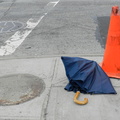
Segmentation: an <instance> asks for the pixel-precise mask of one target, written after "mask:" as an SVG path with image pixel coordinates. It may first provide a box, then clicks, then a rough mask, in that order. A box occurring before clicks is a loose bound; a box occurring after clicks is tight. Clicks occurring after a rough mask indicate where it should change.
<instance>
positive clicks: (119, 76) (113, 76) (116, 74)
mask: <svg viewBox="0 0 120 120" xmlns="http://www.w3.org/2000/svg"><path fill="white" fill-rule="evenodd" d="M99 65H100V67H102V69H103V63H100V64H99ZM103 70H104V69H103ZM104 71H105V73H106V74H107V75H108V76H109V77H111V78H118V79H119V78H120V72H118V73H113V72H109V71H106V70H104Z"/></svg>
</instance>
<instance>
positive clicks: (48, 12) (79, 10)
mask: <svg viewBox="0 0 120 120" xmlns="http://www.w3.org/2000/svg"><path fill="white" fill-rule="evenodd" d="M57 2H59V3H58V4H57ZM55 4H57V5H56V6H55V7H54V5H55ZM113 5H120V1H119V0H114V1H113V0H96V1H95V0H60V1H58V0H44V1H42V0H34V1H33V0H4V1H3V0H0V21H1V22H2V24H0V27H1V28H0V38H1V39H0V46H2V47H1V48H0V120H80V119H82V120H94V119H95V120H119V119H120V102H119V101H120V94H119V92H120V81H119V79H113V78H111V81H112V84H113V86H114V88H115V90H116V91H117V94H116V95H89V94H81V95H80V97H79V99H80V100H82V99H83V98H85V97H87V98H88V100H89V102H88V104H86V105H84V106H81V105H77V104H75V103H74V102H73V96H74V93H73V92H67V91H65V90H64V87H65V86H66V84H67V83H68V79H67V77H66V75H65V69H64V66H63V63H62V61H61V59H60V56H76V57H83V58H86V59H90V60H94V61H96V62H97V63H100V62H101V61H102V59H103V54H104V46H105V37H106V31H107V27H108V19H109V15H110V12H111V6H113ZM40 18H41V19H40ZM105 20H106V21H105ZM6 21H15V23H16V22H20V23H22V25H23V26H22V28H20V27H21V26H17V27H18V29H17V28H16V26H14V27H15V28H12V29H14V30H15V29H17V30H16V31H14V30H13V31H10V29H11V28H10V29H8V31H6V32H3V33H2V31H3V30H4V29H6V28H5V27H10V26H11V25H12V24H13V23H14V22H13V23H12V22H10V23H9V24H7V23H6ZM4 22H5V23H6V24H3V23H4ZM7 25H8V26H7ZM14 25H15V24H14ZM34 25H36V26H35V27H33V26H34ZM102 30H103V31H102ZM24 33H26V34H28V33H29V34H28V36H27V35H26V34H24ZM21 40H24V41H23V42H20V41H21ZM6 41H7V42H6ZM19 42H20V43H19ZM9 43H11V44H9ZM6 44H7V45H6ZM14 44H15V45H16V46H17V45H18V44H19V45H18V47H17V48H16V49H15V51H14V48H15V47H16V46H14ZM10 45H11V46H10ZM12 47H13V48H12ZM8 48H9V49H8ZM12 49H13V53H12V52H11V51H12ZM4 51H5V53H4ZM2 53H4V54H2ZM6 53H7V54H6ZM9 53H10V54H9Z"/></svg>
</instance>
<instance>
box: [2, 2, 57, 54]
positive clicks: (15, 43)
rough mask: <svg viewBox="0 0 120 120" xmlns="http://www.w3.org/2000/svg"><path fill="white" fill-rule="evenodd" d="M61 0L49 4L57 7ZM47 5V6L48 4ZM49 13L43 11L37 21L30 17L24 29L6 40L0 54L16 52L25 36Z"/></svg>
mask: <svg viewBox="0 0 120 120" xmlns="http://www.w3.org/2000/svg"><path fill="white" fill-rule="evenodd" d="M58 2H59V1H54V2H49V3H48V4H47V5H49V4H53V6H52V7H55V6H56V5H57V4H58ZM47 5H46V6H47ZM47 14H48V13H46V12H45V13H43V16H41V17H40V18H39V19H38V20H37V22H34V21H35V20H34V18H30V19H29V20H28V21H27V26H26V27H25V28H24V30H22V31H17V32H16V33H15V34H14V35H13V36H11V37H10V38H9V39H8V40H7V41H6V42H5V46H1V48H0V56H4V55H10V54H12V53H14V52H15V50H16V49H17V48H18V47H19V46H20V45H21V44H22V42H23V41H24V40H25V38H26V37H27V36H28V35H29V34H30V33H31V32H32V30H33V29H34V28H35V27H36V26H37V25H38V24H39V23H40V21H41V20H42V19H43V18H44V17H45V15H47Z"/></svg>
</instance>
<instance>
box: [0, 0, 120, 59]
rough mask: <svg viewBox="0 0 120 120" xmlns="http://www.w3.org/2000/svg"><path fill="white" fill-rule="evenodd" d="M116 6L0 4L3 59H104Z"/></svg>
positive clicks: (55, 1) (65, 0)
mask: <svg viewBox="0 0 120 120" xmlns="http://www.w3.org/2000/svg"><path fill="white" fill-rule="evenodd" d="M114 5H120V1H119V0H115V1H112V0H109V1H108V0H104V1H103V0H96V1H94V0H44V1H42V0H34V1H33V0H25V1H24V0H4V1H3V0H0V22H1V26H0V27H1V32H0V38H1V39H0V46H1V48H0V58H27V57H45V56H61V55H64V56H66V55H71V56H77V55H79V56H80V55H81V56H82V55H83V56H91V55H92V56H102V55H103V52H104V46H105V40H106V38H105V37H106V34H107V29H108V28H107V27H108V25H109V24H108V23H109V19H108V18H109V16H110V13H111V7H112V6H114ZM3 22H4V23H3ZM8 22H9V23H8ZM10 22H11V23H10ZM15 22H18V23H17V24H14V23H15ZM12 26H13V28H12ZM14 27H15V28H14ZM102 29H103V30H102Z"/></svg>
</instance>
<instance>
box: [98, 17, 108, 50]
mask: <svg viewBox="0 0 120 120" xmlns="http://www.w3.org/2000/svg"><path fill="white" fill-rule="evenodd" d="M97 20H98V31H97V32H99V33H100V38H99V39H98V40H99V42H100V44H101V46H102V47H103V48H105V44H106V38H107V34H108V28H109V21H110V17H109V16H103V17H97Z"/></svg>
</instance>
